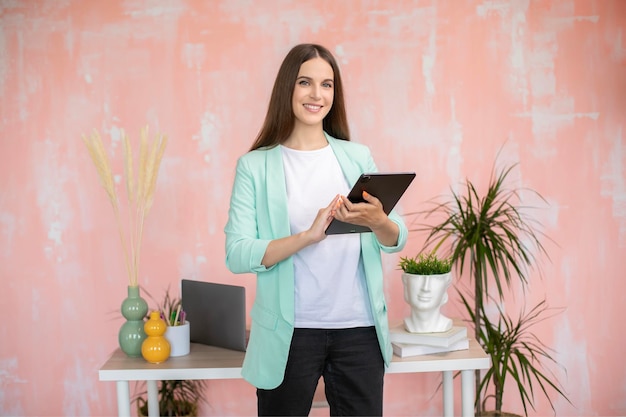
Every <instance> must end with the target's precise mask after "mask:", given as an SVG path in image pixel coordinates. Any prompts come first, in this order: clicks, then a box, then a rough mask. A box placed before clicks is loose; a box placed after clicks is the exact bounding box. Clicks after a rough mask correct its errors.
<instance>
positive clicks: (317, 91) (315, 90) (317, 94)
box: [309, 87, 320, 100]
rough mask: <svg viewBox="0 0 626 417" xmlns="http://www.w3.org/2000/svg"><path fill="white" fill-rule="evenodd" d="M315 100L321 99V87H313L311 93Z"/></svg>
mask: <svg viewBox="0 0 626 417" xmlns="http://www.w3.org/2000/svg"><path fill="white" fill-rule="evenodd" d="M309 95H310V96H311V98H312V99H313V100H319V98H320V88H319V87H313V88H311V94H309Z"/></svg>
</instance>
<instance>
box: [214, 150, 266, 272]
mask: <svg viewBox="0 0 626 417" xmlns="http://www.w3.org/2000/svg"><path fill="white" fill-rule="evenodd" d="M257 175H258V173H257ZM257 183H258V181H256V180H255V175H254V172H253V170H252V169H251V167H250V166H249V164H248V163H247V160H246V158H244V157H240V158H239V160H238V161H237V169H236V172H235V180H234V182H233V188H232V193H231V197H230V208H229V209H228V221H227V223H226V226H225V228H224V233H225V234H226V267H227V268H228V269H229V270H230V271H231V272H233V273H235V274H242V273H257V272H263V271H267V270H269V269H271V268H273V266H272V267H270V268H266V267H265V266H263V265H262V264H261V261H262V260H263V256H264V255H265V250H266V249H267V245H268V244H269V243H270V240H269V239H260V238H259V232H258V219H259V217H258V213H257V210H256V204H257V193H258V192H259V190H258V187H259V185H258V184H257Z"/></svg>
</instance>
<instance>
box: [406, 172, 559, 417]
mask: <svg viewBox="0 0 626 417" xmlns="http://www.w3.org/2000/svg"><path fill="white" fill-rule="evenodd" d="M516 165H517V164H513V165H510V166H508V167H505V168H504V169H502V170H499V171H497V170H496V169H495V168H494V170H493V171H492V174H491V177H490V181H489V184H488V186H487V190H486V192H485V193H484V194H482V195H481V194H480V193H479V191H478V189H477V188H476V187H475V186H474V184H473V183H472V182H470V181H469V180H467V181H466V182H465V185H464V187H463V188H462V189H461V191H459V192H457V191H454V190H452V197H451V198H450V199H445V200H444V201H443V202H438V201H436V200H432V201H431V202H430V203H431V204H432V205H431V206H430V207H429V208H428V209H426V210H423V211H420V212H415V213H409V214H418V215H422V216H424V218H425V219H427V218H429V217H431V216H432V217H433V218H437V219H439V221H438V223H437V224H435V225H434V226H433V225H421V226H418V227H417V228H412V229H411V230H413V231H423V232H426V233H427V237H426V240H425V242H424V248H425V249H426V248H430V247H432V246H433V245H436V247H439V246H440V245H442V243H444V241H445V242H446V244H447V245H448V246H447V249H448V251H449V259H450V261H451V263H452V265H453V267H454V268H455V270H456V271H457V273H458V276H459V277H460V276H461V274H462V273H463V272H467V273H468V275H469V279H470V283H471V284H473V285H470V288H471V289H470V290H469V293H468V294H466V295H463V292H462V291H461V290H459V289H457V290H458V292H459V295H460V297H461V300H462V302H463V305H464V306H465V308H466V310H467V312H468V315H469V318H470V320H471V322H472V323H473V327H474V332H475V338H476V340H477V341H478V342H479V343H480V344H481V345H482V347H483V349H484V350H485V351H486V352H487V353H488V354H489V355H490V358H491V368H490V369H488V370H487V372H486V373H484V375H483V374H482V373H481V372H480V371H477V372H476V387H477V390H476V402H475V406H476V414H477V415H487V414H492V415H504V413H503V412H502V399H503V393H504V388H505V385H504V383H505V381H508V380H509V379H510V380H512V381H513V383H514V384H515V385H516V386H517V388H518V391H519V395H520V398H521V401H522V405H523V408H524V414H525V415H527V414H528V405H530V406H531V407H533V409H534V393H535V392H536V391H537V389H536V387H537V386H538V387H539V389H540V390H541V392H543V394H544V395H545V396H546V398H547V399H548V401H549V403H550V406H551V407H552V409H553V410H554V404H553V402H552V399H551V398H550V395H549V393H548V390H552V391H553V392H555V393H557V394H558V395H560V396H562V397H563V398H565V399H566V400H567V401H568V402H569V399H568V398H567V396H566V394H565V393H564V392H563V390H562V388H561V385H560V384H559V382H558V379H557V378H556V376H555V375H554V373H552V372H551V371H549V370H548V367H547V366H546V365H547V364H548V363H551V364H556V361H555V360H554V358H553V357H552V356H551V354H550V350H549V349H548V348H547V347H546V346H545V345H544V344H543V343H542V342H541V340H539V339H538V338H537V337H536V336H535V335H534V334H532V333H531V327H532V326H533V325H534V324H536V323H537V322H539V321H541V320H543V319H545V318H547V317H546V316H545V313H546V312H547V311H548V310H549V308H548V307H547V304H546V303H545V301H543V302H541V303H539V304H538V305H537V306H535V307H533V308H532V309H531V310H530V311H529V312H528V313H527V314H526V313H522V314H520V316H519V318H518V319H517V320H511V319H510V318H509V317H508V316H507V314H506V313H505V312H504V311H503V309H502V308H500V307H498V309H497V314H496V318H495V319H492V316H491V315H490V314H488V311H487V309H486V308H485V304H486V303H487V302H488V301H489V300H493V301H495V302H502V301H503V299H504V296H505V289H508V290H510V289H511V286H512V285H514V284H520V285H521V286H522V288H524V289H525V288H526V286H527V284H528V275H527V274H528V271H529V269H531V268H533V267H536V266H537V265H536V258H535V255H534V254H535V253H537V254H538V255H546V256H547V251H546V250H545V247H544V246H543V244H542V243H541V239H540V237H544V234H543V233H542V232H541V231H540V230H539V227H538V224H537V223H536V222H535V221H533V220H532V219H530V218H528V217H527V216H526V215H525V214H524V213H525V209H527V207H523V206H521V204H520V202H519V200H520V194H521V191H522V189H519V188H512V189H511V188H507V186H506V180H507V179H508V176H509V175H510V173H511V171H512V170H513V168H514V167H515V166H516ZM526 191H529V192H531V193H532V194H534V195H536V196H538V197H539V198H540V199H541V200H542V201H545V199H543V197H542V196H541V195H540V194H539V193H537V192H536V191H533V190H526ZM448 239H449V240H448ZM494 288H495V298H492V297H491V296H490V291H493V290H494ZM469 300H473V304H472V303H470V301H469ZM507 377H508V378H507ZM492 391H493V392H494V394H493V396H492V395H489V396H487V392H492ZM492 397H493V399H494V400H495V403H494V406H493V407H494V411H493V412H489V413H488V412H485V411H484V409H485V407H486V402H485V401H486V400H487V399H489V398H492Z"/></svg>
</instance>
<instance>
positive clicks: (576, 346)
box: [0, 0, 626, 416]
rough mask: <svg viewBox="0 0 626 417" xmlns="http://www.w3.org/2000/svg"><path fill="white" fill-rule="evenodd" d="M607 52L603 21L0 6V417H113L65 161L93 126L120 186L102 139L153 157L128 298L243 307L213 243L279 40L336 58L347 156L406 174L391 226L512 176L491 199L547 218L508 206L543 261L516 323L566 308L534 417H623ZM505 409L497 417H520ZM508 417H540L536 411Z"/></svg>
mask: <svg viewBox="0 0 626 417" xmlns="http://www.w3.org/2000/svg"><path fill="white" fill-rule="evenodd" d="M625 37H626V2H623V1H621V0H559V1H548V0H543V1H530V0H515V1H513V0H483V1H480V0H448V1H435V0H432V1H423V0H420V1H408V0H407V1H375V0H371V1H365V0H363V1H356V0H345V1H331V0H322V1H315V2H313V1H308V0H307V1H289V0H285V1H271V0H267V1H244V0H239V1H230V0H224V1H217V0H216V1H201V0H186V1H183V0H126V1H118V0H109V1H72V0H49V1H45V0H39V1H35V0H31V1H26V0H22V1H19V0H3V1H0V294H1V300H2V307H3V311H4V315H3V320H2V324H0V414H1V415H113V414H115V413H116V412H117V408H116V405H115V397H116V392H115V384H113V383H107V382H100V381H98V369H99V367H100V366H101V365H102V364H103V363H104V361H105V360H106V359H107V357H108V355H109V354H110V353H111V352H112V351H113V350H114V349H115V348H116V347H117V332H118V329H119V327H120V326H121V323H122V321H121V317H120V315H119V307H120V304H121V301H122V300H123V299H124V297H125V296H126V286H127V284H128V280H127V278H126V274H125V270H124V264H123V260H122V252H121V248H120V244H119V238H118V235H117V231H116V226H115V220H114V217H113V212H112V210H111V207H110V205H109V201H108V200H107V197H106V195H105V193H104V191H103V189H102V188H101V187H100V186H99V184H98V179H97V176H96V172H95V169H94V167H93V166H92V163H91V161H90V160H89V158H88V154H87V152H86V149H85V147H84V145H83V143H82V142H81V140H80V137H81V135H82V134H84V133H89V132H90V131H91V130H92V129H94V128H96V129H98V130H100V131H101V132H102V133H103V137H104V141H105V146H106V148H107V151H108V152H109V156H110V157H111V158H112V160H113V161H114V165H113V169H114V172H115V174H116V178H117V180H118V181H120V180H121V178H122V175H123V166H122V162H121V161H122V158H123V156H122V145H121V142H120V129H122V128H123V129H125V130H126V131H127V132H128V133H129V134H130V137H131V140H133V142H134V143H135V145H136V144H137V141H138V140H139V130H140V128H141V127H142V126H144V125H146V124H148V125H150V128H151V129H152V131H157V130H159V131H163V132H166V133H167V134H168V135H169V137H170V142H169V145H168V148H167V151H166V153H165V157H164V159H163V163H162V167H161V173H160V176H159V181H158V185H157V191H156V198H155V203H154V206H153V209H152V211H151V212H150V214H149V217H148V218H147V220H146V226H145V232H144V244H143V248H142V262H141V271H140V278H139V279H140V284H141V285H142V286H143V287H144V288H145V289H146V290H147V292H149V293H150V294H151V295H152V296H153V297H154V298H155V299H157V300H159V299H160V298H161V297H162V296H163V294H164V292H165V290H166V289H167V288H168V287H169V288H170V292H171V293H173V294H174V295H176V293H177V285H178V281H179V279H180V278H192V279H200V280H207V281H218V282H226V283H236V284H240V285H245V286H246V287H247V289H248V308H249V307H250V306H251V303H252V299H253V296H254V288H255V285H254V284H255V279H254V277H253V276H251V275H242V276H232V275H231V274H230V273H229V272H228V271H227V270H226V268H225V266H224V236H223V231H222V230H223V226H224V224H225V222H226V212H227V209H228V201H229V197H230V187H231V182H232V178H233V174H234V167H235V162H236V159H237V157H238V156H240V155H241V154H242V153H244V152H246V151H247V149H248V148H249V146H250V144H251V143H252V141H253V139H254V137H255V135H256V133H257V131H258V129H259V127H260V125H261V123H262V120H263V117H264V114H265V111H266V109H267V101H268V98H269V94H270V90H271V87H272V84H273V82H274V77H275V75H276V71H277V70H278V66H279V64H280V62H281V60H282V58H283V57H284V55H285V54H286V53H287V51H288V50H289V49H290V48H291V47H292V46H293V45H295V44H296V43H300V42H316V43H321V44H323V45H326V46H327V47H329V48H330V49H331V50H332V51H333V52H334V53H335V54H336V56H337V58H338V61H339V63H340V66H341V69H342V75H343V77H344V80H345V81H344V83H345V88H346V98H347V105H348V115H349V120H350V127H351V130H352V135H353V140H355V141H358V142H362V143H365V144H367V145H369V146H370V148H371V149H372V151H373V153H374V156H375V158H376V160H377V163H378V166H379V168H380V170H382V171H396V170H397V171H405V170H414V171H416V172H417V173H418V177H417V179H416V181H415V183H414V184H413V185H412V186H411V189H410V191H409V193H408V194H407V195H406V196H405V197H404V198H403V200H402V202H401V204H400V206H399V210H400V211H402V212H410V211H413V210H415V209H417V208H420V207H422V204H424V202H425V201H426V200H428V199H430V198H432V197H435V196H437V195H439V194H441V193H446V192H447V191H448V189H449V188H450V187H453V188H457V187H459V185H460V184H461V182H462V181H463V180H464V179H465V178H469V179H471V180H472V181H473V182H475V183H476V184H479V185H480V186H483V185H485V184H486V183H487V181H488V179H489V175H490V173H491V168H492V166H493V164H494V161H495V159H496V155H499V157H498V164H499V165H503V164H505V163H513V162H515V163H519V166H518V169H517V170H516V171H515V175H514V177H513V178H512V180H513V181H514V182H515V185H519V186H523V187H528V188H532V189H535V190H537V191H539V192H540V193H541V195H542V196H543V197H545V199H546V201H547V204H545V203H543V202H542V201H540V200H539V199H537V198H536V197H533V196H532V195H531V194H530V193H529V194H528V195H526V194H524V195H523V196H522V197H523V198H525V202H526V203H528V204H530V205H539V206H542V209H540V210H538V211H536V212H533V214H534V215H535V217H536V219H537V220H538V221H539V222H540V223H541V224H543V226H544V231H545V232H546V234H547V235H549V236H550V237H551V238H552V239H553V240H554V242H555V243H554V244H553V243H551V242H545V243H546V246H547V249H548V252H549V253H550V258H551V259H550V260H549V261H548V260H542V261H541V263H542V268H543V278H541V277H540V276H539V274H538V273H533V275H532V279H531V286H530V294H529V303H532V302H535V301H537V300H540V299H543V298H547V299H548V301H549V303H550V305H552V306H554V307H565V310H564V311H563V312H562V313H561V314H559V315H557V316H555V317H554V318H552V319H550V320H547V321H546V322H543V323H541V324H540V325H539V326H538V327H537V328H536V332H537V334H538V335H539V336H540V337H541V339H542V340H543V341H545V342H546V343H547V344H548V345H549V346H551V347H553V348H554V349H555V351H556V353H555V357H556V358H557V360H558V361H559V363H560V364H561V365H562V366H563V367H564V368H565V369H567V374H564V373H563V372H562V370H561V369H559V368H555V369H554V370H555V372H556V374H557V376H558V377H559V379H560V380H561V382H562V383H563V386H564V389H565V391H566V392H567V393H568V394H569V396H570V398H571V399H572V402H573V405H570V404H568V403H567V402H566V401H564V400H562V399H560V398H558V397H556V396H553V399H554V402H555V407H556V415H572V416H574V415H576V416H588V415H603V416H609V415H615V416H617V415H624V414H626V400H625V399H626V370H625V368H624V366H623V360H621V359H620V358H621V357H622V355H621V353H622V349H623V345H624V343H625V342H626V338H625V337H624V334H623V332H622V331H621V328H622V327H623V325H622V324H621V316H620V314H621V313H620V311H622V310H623V309H621V307H620V306H622V304H623V301H622V298H623V297H622V294H623V292H624V290H626V284H625V283H624V280H623V277H624V272H623V267H624V266H625V265H626V264H625V261H624V259H625V258H626V174H625V171H624V169H625V166H626V165H625V163H626V150H625V140H624V125H625V123H626V117H625V115H626V94H625V93H626V41H625ZM118 187H120V190H121V189H122V188H123V185H122V184H121V183H119V184H118ZM423 238H424V236H419V235H416V236H414V237H412V238H411V241H410V243H409V245H408V246H407V248H406V250H405V251H404V252H403V253H401V254H399V256H402V255H412V254H413V253H414V252H416V251H417V250H419V248H420V244H421V242H422V240H423ZM397 261H398V257H397V256H395V255H394V256H392V255H386V256H385V257H384V262H385V268H386V274H387V275H388V278H387V282H386V291H387V302H388V305H389V309H390V317H391V319H392V320H399V319H401V318H402V317H404V315H405V314H407V312H408V306H406V305H405V304H404V301H403V298H402V288H401V282H400V278H399V272H398V270H397V267H396V265H397ZM463 279H466V278H463ZM521 300H522V297H521V293H519V291H518V294H514V295H513V296H511V297H510V299H508V300H507V303H506V307H507V308H508V309H510V310H511V311H515V309H516V308H517V307H519V305H520V304H521ZM150 305H151V306H155V305H156V304H155V303H154V302H152V301H150ZM533 305H534V304H533ZM446 309H447V310H448V314H451V315H455V314H456V315H459V314H460V312H461V309H460V304H458V303H454V302H452V303H450V304H449V305H447V306H446ZM439 381H440V376H439V375H431V374H425V375H390V376H388V377H387V379H386V382H385V412H386V414H387V415H440V414H441V401H440V400H439V397H438V396H439V395H440V393H439V392H436V388H437V385H438V383H439ZM514 393H515V387H509V388H508V393H507V397H506V398H505V406H506V407H507V408H508V409H512V410H513V411H517V412H520V413H521V412H522V410H521V408H520V405H519V400H518V399H517V398H516V397H515V396H514V395H513V394H514ZM207 399H208V401H209V405H205V406H203V409H202V414H205V415H253V414H255V413H256V399H255V393H254V389H253V388H252V387H250V386H249V385H248V384H246V383H245V382H243V381H212V382H210V384H209V389H208V391H207ZM457 409H460V404H457ZM318 413H321V415H323V414H324V413H326V414H327V410H314V412H313V414H314V415H316V414H318ZM529 414H530V415H537V416H542V415H550V414H552V410H551V409H550V407H549V404H548V403H547V402H546V401H545V400H544V399H543V397H542V396H541V395H539V397H538V399H537V401H536V410H529Z"/></svg>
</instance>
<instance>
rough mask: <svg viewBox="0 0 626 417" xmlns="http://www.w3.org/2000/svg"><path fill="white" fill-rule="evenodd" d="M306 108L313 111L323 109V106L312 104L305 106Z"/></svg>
mask: <svg viewBox="0 0 626 417" xmlns="http://www.w3.org/2000/svg"><path fill="white" fill-rule="evenodd" d="M304 107H306V108H307V109H311V110H319V109H321V108H322V106H314V105H312V104H305V105H304Z"/></svg>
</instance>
